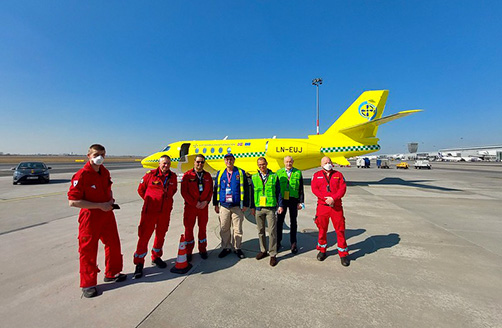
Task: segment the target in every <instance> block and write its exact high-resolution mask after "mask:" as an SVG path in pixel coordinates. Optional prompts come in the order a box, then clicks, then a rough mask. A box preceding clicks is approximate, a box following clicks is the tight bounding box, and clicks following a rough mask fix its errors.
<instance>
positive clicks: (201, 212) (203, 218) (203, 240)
mask: <svg viewBox="0 0 502 328" xmlns="http://www.w3.org/2000/svg"><path fill="white" fill-rule="evenodd" d="M208 209H209V207H208V206H206V207H205V208H203V209H198V208H196V207H195V206H190V205H187V204H185V212H184V214H183V225H184V226H185V241H186V243H187V254H192V251H193V249H194V246H195V245H194V244H195V240H194V235H193V228H194V227H195V220H196V219H197V218H198V220H197V222H198V225H199V235H198V237H199V243H198V247H199V252H201V253H204V252H206V251H207V250H206V248H207V235H206V227H207V221H208Z"/></svg>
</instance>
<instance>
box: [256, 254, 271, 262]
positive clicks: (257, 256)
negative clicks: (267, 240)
mask: <svg viewBox="0 0 502 328" xmlns="http://www.w3.org/2000/svg"><path fill="white" fill-rule="evenodd" d="M267 256H268V253H267V252H259V253H258V255H256V259H257V260H261V259H263V258H265V257H267Z"/></svg>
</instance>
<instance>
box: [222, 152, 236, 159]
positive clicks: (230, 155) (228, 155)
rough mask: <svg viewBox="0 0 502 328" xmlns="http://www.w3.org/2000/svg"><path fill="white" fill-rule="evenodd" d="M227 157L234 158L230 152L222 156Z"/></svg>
mask: <svg viewBox="0 0 502 328" xmlns="http://www.w3.org/2000/svg"><path fill="white" fill-rule="evenodd" d="M227 157H232V158H235V156H234V154H232V153H228V154H226V155H225V156H223V158H227Z"/></svg>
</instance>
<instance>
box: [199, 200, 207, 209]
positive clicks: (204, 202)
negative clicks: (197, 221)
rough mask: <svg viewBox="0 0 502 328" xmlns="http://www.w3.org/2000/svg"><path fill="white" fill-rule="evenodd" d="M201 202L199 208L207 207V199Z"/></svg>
mask: <svg viewBox="0 0 502 328" xmlns="http://www.w3.org/2000/svg"><path fill="white" fill-rule="evenodd" d="M199 204H200V207H199V208H200V209H203V208H204V207H206V205H207V201H203V202H199Z"/></svg>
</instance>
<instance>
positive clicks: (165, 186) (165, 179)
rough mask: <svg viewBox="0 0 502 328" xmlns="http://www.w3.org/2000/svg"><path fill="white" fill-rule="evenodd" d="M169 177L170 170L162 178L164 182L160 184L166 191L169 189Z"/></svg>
mask: <svg viewBox="0 0 502 328" xmlns="http://www.w3.org/2000/svg"><path fill="white" fill-rule="evenodd" d="M170 179H171V171H169V174H168V175H167V176H166V177H165V178H164V183H163V184H162V185H163V186H164V190H165V191H167V189H169V184H168V183H167V182H168V181H169V180H170Z"/></svg>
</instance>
